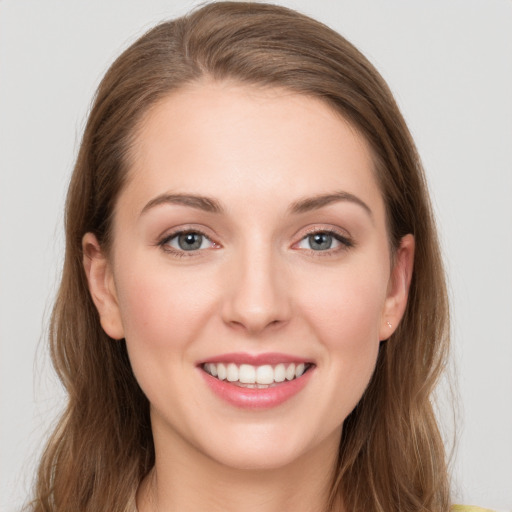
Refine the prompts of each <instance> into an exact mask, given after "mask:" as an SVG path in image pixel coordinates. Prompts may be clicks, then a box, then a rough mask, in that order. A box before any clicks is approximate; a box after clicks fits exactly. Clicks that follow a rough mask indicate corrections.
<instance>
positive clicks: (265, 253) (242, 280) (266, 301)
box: [222, 250, 291, 335]
mask: <svg viewBox="0 0 512 512" xmlns="http://www.w3.org/2000/svg"><path fill="white" fill-rule="evenodd" d="M288 285H289V283H287V279H286V269H285V268H283V265H282V264H280V262H279V257H278V255H275V254H272V251H271V250H259V251H258V250H257V251H250V250H247V251H246V252H245V254H244V255H240V256H239V257H237V258H236V262H232V265H231V267H230V270H229V279H228V283H226V288H225V295H224V303H223V306H222V316H223V320H224V322H225V323H226V324H228V325H230V326H231V327H234V328H238V329H243V330H245V331H246V332H247V333H249V334H252V335H255V334H260V333H262V332H264V331H266V330H267V329H269V328H277V327H279V326H283V325H285V324H286V323H287V322H288V321H289V320H290V315H291V303H290V293H289V286H288Z"/></svg>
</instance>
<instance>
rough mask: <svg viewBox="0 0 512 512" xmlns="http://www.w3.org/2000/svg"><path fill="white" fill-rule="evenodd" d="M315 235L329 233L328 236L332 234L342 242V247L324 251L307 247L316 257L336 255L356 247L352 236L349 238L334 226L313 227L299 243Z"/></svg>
mask: <svg viewBox="0 0 512 512" xmlns="http://www.w3.org/2000/svg"><path fill="white" fill-rule="evenodd" d="M314 235H328V236H331V237H332V238H334V240H336V241H337V242H339V243H340V244H341V247H338V248H334V249H331V248H329V249H326V250H323V251H321V250H319V251H315V250H314V249H306V250H308V251H309V252H310V253H311V254H312V255H313V256H315V257H326V256H327V257H328V256H335V255H336V254H338V253H339V252H340V251H346V250H348V249H351V248H353V247H355V242H354V241H353V240H352V239H351V238H349V237H347V236H345V235H342V234H341V233H340V232H339V231H336V230H335V229H332V228H323V229H322V228H314V229H311V230H310V231H308V232H307V233H306V234H305V235H304V236H303V237H302V238H301V239H300V240H299V242H297V243H301V242H302V241H304V240H306V239H308V238H309V237H312V236H314ZM294 245H297V244H294Z"/></svg>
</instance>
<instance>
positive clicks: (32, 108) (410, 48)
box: [0, 0, 512, 511]
mask: <svg viewBox="0 0 512 512" xmlns="http://www.w3.org/2000/svg"><path fill="white" fill-rule="evenodd" d="M282 3H283V4H284V5H287V6H290V7H293V8H296V9H299V10H301V11H302V12H304V13H306V14H309V15H311V16H313V17H315V18H318V19H319V20H321V21H323V22H325V23H327V24H328V25H330V26H331V27H333V28H334V29H336V30H338V31H339V32H341V33H342V34H343V35H344V36H346V37H347V38H348V39H349V40H350V41H352V42H353V43H354V44H355V45H356V46H358V47H359V49H361V50H362V51H363V53H365V54H366V55H367V56H368V57H369V58H370V60H371V61H372V62H373V63H374V64H375V65H376V66H377V68H378V69H379V70H380V72H381V73H382V74H383V76H384V78H385V79H386V80H387V81H388V83H389V84H390V86H391V88H392V90H393V91H394V93H395V95H396V98H397V100H398V103H399V105H400V107H401V108H402V110H403V113H404V115H405V118H406V120H407V122H408V124H409V126H410V129H411V131H412V133H413V136H414V137H415V140H416V142H417V145H418V148H419V151H420V154H421V156H422V158H423V162H424V164H425V167H426V171H427V176H428V179H429V183H430V188H431V193H432V198H433V202H434V206H435V210H436V213H437V215H438V220H439V229H440V233H441V237H442V242H443V252H444V255H445V260H446V265H447V269H448V274H449V284H450V294H451V300H452V315H453V340H454V351H453V361H454V363H455V366H456V373H454V375H455V381H457V383H458V387H459V392H458V393H459V398H458V400H457V406H458V409H459V410H460V418H459V421H458V423H457V426H456V430H455V431H456V433H457V435H458V444H457V451H456V452H455V458H454V462H453V474H454V495H455V497H456V500H457V501H459V502H463V503H472V504H479V505H481V506H488V507H493V508H495V509H498V510H512V1H510V0H429V1H427V0H423V1H420V0H417V1H415V0H402V1H398V0H387V1H381V0H315V1H313V0H283V1H282ZM196 4H197V2H194V1H178V0H167V1H164V0H144V1H142V0H140V1H136V0H88V1H87V2H86V1H81V2H79V1H71V0H68V1H66V0H61V1H57V0H46V1H45V0H33V1H30V0H0V340H1V349H0V350H1V352H0V365H1V366H0V370H1V383H0V384H1V387H0V399H1V402H0V414H1V422H0V433H1V444H0V450H1V452H0V465H1V468H0V469H1V470H0V479H1V483H0V507H1V510H2V511H14V510H16V509H17V508H18V507H19V506H20V505H21V504H22V503H23V501H24V500H25V499H26V498H27V497H28V496H29V494H30V492H29V490H30V486H31V482H32V478H33V474H34V468H35V464H36V460H37V458H38V456H39V453H40V450H41V446H42V440H43V439H44V438H45V436H46V434H47V431H48V429H49V427H50V425H51V424H52V422H53V421H54V418H55V415H56V414H57V412H58V411H59V410H60V408H61V407H62V404H63V395H62V391H61V388H60V386H59V384H58V383H57V382H56V379H55V377H54V376H53V373H52V369H51V365H50V363H49V361H48V356H47V352H46V346H45V336H46V335H45V329H46V325H47V319H48V314H49V310H50V308H51V304H52V299H53V296H54V293H55V290H56V287H57V284H58V276H59V272H60V265H61V254H62V245H63V235H62V208H63V202H64V196H65V190H66V185H67V182H68V179H69V176H70V172H71V169H72V166H73V161H74V158H75V155H76V152H77V147H78V144H79V140H80V136H81V132H82V129H83V126H84V122H85V119H86V115H87V112H88V108H89V105H90V101H91V98H92V95H93V93H94V90H95V88H96V86H97V84H98V82H99V80H100V78H101V76H102V75H103V73H104V72H105V70H106V69H107V67H108V65H109V64H110V63H111V62H112V60H113V59H114V58H115V56H117V55H118V54H119V53H120V51H121V50H122V49H124V48H125V47H126V46H127V45H128V44H129V43H130V42H133V41H134V40H135V39H136V37H137V36H139V35H141V34H142V33H143V32H144V31H145V30H147V29H148V28H149V27H151V26H152V25H153V24H154V23H156V22H158V21H161V20H164V19H168V18H171V17H175V16H177V15H181V14H184V13H185V12H187V11H188V10H189V9H190V8H191V7H192V6H193V5H196ZM441 399H442V400H441V401H442V404H443V405H442V407H441V420H442V423H443V424H444V425H445V426H446V435H447V438H450V437H451V435H452V434H453V432H454V431H453V428H452V427H450V425H451V424H452V422H451V419H452V412H451V411H452V408H451V406H450V405H449V403H448V399H447V396H446V394H445V392H444V391H441Z"/></svg>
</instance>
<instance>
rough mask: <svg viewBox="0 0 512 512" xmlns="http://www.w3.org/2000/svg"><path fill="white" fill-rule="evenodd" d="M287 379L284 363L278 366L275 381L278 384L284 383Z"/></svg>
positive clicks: (275, 371)
mask: <svg viewBox="0 0 512 512" xmlns="http://www.w3.org/2000/svg"><path fill="white" fill-rule="evenodd" d="M284 379H286V369H285V367H284V364H283V363H280V364H278V365H277V366H276V367H275V368H274V380H275V381H276V382H283V381H284Z"/></svg>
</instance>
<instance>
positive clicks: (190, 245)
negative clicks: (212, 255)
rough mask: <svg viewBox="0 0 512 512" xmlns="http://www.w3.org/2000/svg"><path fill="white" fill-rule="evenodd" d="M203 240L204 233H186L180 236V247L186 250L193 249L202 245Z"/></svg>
mask: <svg viewBox="0 0 512 512" xmlns="http://www.w3.org/2000/svg"><path fill="white" fill-rule="evenodd" d="M202 241H203V237H202V235H198V234H197V233H185V234H184V235H180V237H179V238H178V245H179V246H180V249H183V250H184V251H193V250H195V249H199V248H200V247H201V243H202Z"/></svg>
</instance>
